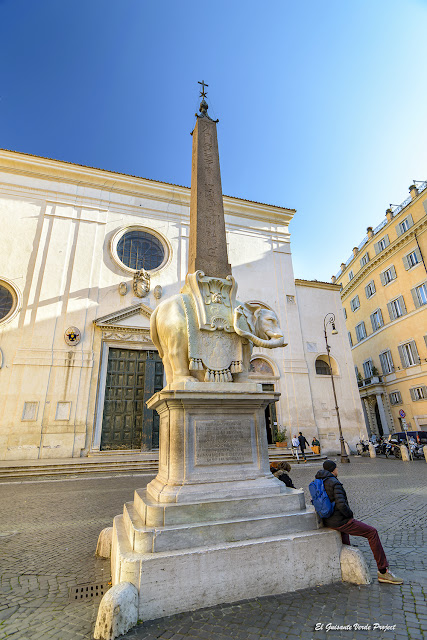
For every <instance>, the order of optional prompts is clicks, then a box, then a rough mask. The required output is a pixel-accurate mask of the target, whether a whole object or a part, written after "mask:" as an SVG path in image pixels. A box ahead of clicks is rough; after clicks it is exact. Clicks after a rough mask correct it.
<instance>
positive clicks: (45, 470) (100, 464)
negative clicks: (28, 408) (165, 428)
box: [0, 446, 326, 480]
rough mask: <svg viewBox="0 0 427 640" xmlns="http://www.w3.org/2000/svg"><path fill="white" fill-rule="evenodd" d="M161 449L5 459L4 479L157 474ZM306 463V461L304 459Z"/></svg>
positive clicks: (275, 458) (287, 456) (273, 457)
mask: <svg viewBox="0 0 427 640" xmlns="http://www.w3.org/2000/svg"><path fill="white" fill-rule="evenodd" d="M268 454H269V459H270V463H272V462H280V461H282V460H286V461H287V462H289V463H290V464H296V463H298V461H297V460H296V458H294V457H293V456H292V454H291V453H289V452H287V450H286V449H285V450H284V452H282V451H281V449H280V448H279V447H270V446H269V450H268ZM325 459H326V458H325V456H317V455H315V454H313V452H311V454H309V453H307V461H308V462H317V461H319V462H321V461H323V460H325ZM158 460H159V455H158V450H157V451H153V452H144V453H142V454H141V452H140V451H138V452H137V453H129V452H128V451H126V452H125V451H117V452H116V451H115V452H114V453H111V452H107V451H101V452H93V453H92V454H91V455H90V456H88V457H87V458H69V459H66V458H64V459H63V458H60V459H56V460H54V459H46V460H43V459H41V460H1V461H0V480H1V479H8V478H25V477H38V476H41V477H42V476H63V475H75V474H78V475H80V474H84V473H129V472H130V471H138V472H140V473H153V474H155V473H156V472H157V469H158V464H159V462H158ZM300 463H301V464H303V460H301V459H300Z"/></svg>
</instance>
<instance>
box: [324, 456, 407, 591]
mask: <svg viewBox="0 0 427 640" xmlns="http://www.w3.org/2000/svg"><path fill="white" fill-rule="evenodd" d="M337 476H338V469H337V465H336V464H335V462H333V460H325V462H324V463H323V469H321V470H320V471H318V472H317V473H316V479H317V480H318V479H320V480H323V485H324V487H325V491H326V493H327V495H328V498H329V500H330V501H331V502H334V503H335V508H334V511H333V513H332V515H331V516H329V518H323V523H324V525H325V527H329V528H330V529H335V531H339V532H340V533H341V539H342V542H343V544H348V545H349V544H350V535H352V536H362V537H363V538H366V539H367V540H368V542H369V546H370V547H371V551H372V553H373V554H374V558H375V561H376V563H377V567H378V582H388V583H389V584H403V580H402V579H401V578H398V577H397V576H395V575H394V574H393V573H392V572H391V571H389V569H388V561H387V558H386V555H385V553H384V549H383V546H382V544H381V540H380V537H379V535H378V531H377V530H376V529H375V528H374V527H371V526H370V525H368V524H365V523H364V522H360V521H359V520H355V519H354V517H353V511H352V510H351V509H350V506H349V504H348V500H347V494H346V492H345V489H344V487H343V485H342V484H341V482H340V481H339V480H338V478H337Z"/></svg>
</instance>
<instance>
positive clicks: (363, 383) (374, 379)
mask: <svg viewBox="0 0 427 640" xmlns="http://www.w3.org/2000/svg"><path fill="white" fill-rule="evenodd" d="M382 381H383V378H382V376H371V377H370V378H364V379H363V380H358V381H357V386H358V387H359V388H362V387H369V386H370V385H372V384H380V383H381V382H382Z"/></svg>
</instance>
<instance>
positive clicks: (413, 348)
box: [332, 181, 427, 435]
mask: <svg viewBox="0 0 427 640" xmlns="http://www.w3.org/2000/svg"><path fill="white" fill-rule="evenodd" d="M409 191H410V196H409V197H408V199H407V200H405V201H404V202H403V203H402V204H401V205H399V206H395V205H390V208H389V209H387V211H386V219H385V220H384V221H383V222H382V223H381V224H380V225H378V227H376V228H375V229H372V227H368V229H367V236H366V237H365V238H364V239H363V240H362V242H361V243H360V245H359V246H358V247H354V249H353V255H352V256H351V257H350V258H349V259H348V260H347V262H346V263H342V264H341V269H340V271H339V273H338V275H337V276H336V277H333V278H332V281H333V282H336V283H337V284H339V285H340V286H341V299H342V303H343V307H344V315H345V318H346V324H347V330H348V338H349V341H350V345H351V350H352V355H353V360H354V364H355V370H356V376H357V379H358V385H359V392H360V397H361V399H362V406H363V410H364V414H365V421H366V426H367V427H368V430H369V431H370V432H371V433H376V434H378V435H382V434H388V433H393V432H396V431H401V430H403V428H404V427H405V422H406V424H407V425H408V429H409V430H420V429H424V430H426V429H427V262H426V260H427V182H415V181H414V184H413V185H411V186H410V187H409Z"/></svg>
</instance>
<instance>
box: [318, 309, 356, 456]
mask: <svg viewBox="0 0 427 640" xmlns="http://www.w3.org/2000/svg"><path fill="white" fill-rule="evenodd" d="M328 324H330V325H331V326H332V332H331V333H332V335H333V336H336V335H337V333H338V331H337V330H336V328H335V315H334V314H333V313H327V314H326V316H325V317H324V319H323V329H324V331H325V342H326V353H327V354H328V361H329V372H330V374H331V382H332V390H333V392H334V400H335V410H336V412H337V418H338V429H339V432H340V443H341V462H350V458H349V457H348V455H347V452H346V450H345V446H344V436H343V434H342V429H341V420H340V411H339V408H338V402H337V394H336V392H335V382H334V374H333V373H332V365H331V354H330V351H331V347H330V346H329V344H328V334H327V332H326V327H327V326H328Z"/></svg>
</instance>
